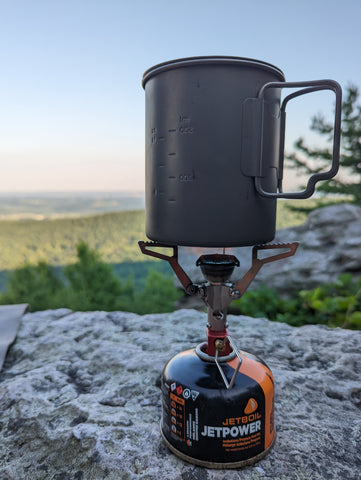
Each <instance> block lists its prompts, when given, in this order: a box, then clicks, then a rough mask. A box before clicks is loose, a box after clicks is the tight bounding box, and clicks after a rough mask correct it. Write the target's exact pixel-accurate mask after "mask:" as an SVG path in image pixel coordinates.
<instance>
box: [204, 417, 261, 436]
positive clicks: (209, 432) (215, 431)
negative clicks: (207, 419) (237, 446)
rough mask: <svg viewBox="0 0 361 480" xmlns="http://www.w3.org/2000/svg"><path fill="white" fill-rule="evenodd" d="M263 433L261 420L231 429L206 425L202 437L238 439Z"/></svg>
mask: <svg viewBox="0 0 361 480" xmlns="http://www.w3.org/2000/svg"><path fill="white" fill-rule="evenodd" d="M260 431H261V420H257V421H256V422H252V423H247V424H243V425H235V426H233V427H232V426H229V427H214V426H210V425H204V427H203V431H202V432H201V435H202V436H203V437H214V438H238V437H246V436H247V435H252V434H253V433H256V432H260Z"/></svg>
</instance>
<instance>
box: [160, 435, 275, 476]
mask: <svg viewBox="0 0 361 480" xmlns="http://www.w3.org/2000/svg"><path fill="white" fill-rule="evenodd" d="M160 433H161V435H162V438H163V441H164V443H165V444H166V446H167V447H168V448H169V450H170V451H171V452H172V453H174V454H175V455H177V457H179V458H181V459H182V460H185V461H186V462H189V463H193V464H194V465H198V466H199V467H206V468H214V469H218V470H220V469H230V468H242V467H247V466H249V465H253V464H254V463H256V462H258V460H261V459H262V458H263V457H264V456H266V455H267V453H268V452H269V451H270V450H271V448H272V447H273V445H274V444H275V441H276V432H275V434H274V437H273V440H272V443H271V445H270V446H269V447H267V448H266V450H264V451H263V452H261V453H259V454H258V455H255V456H254V457H251V458H247V459H245V460H241V461H239V462H208V461H206V460H199V459H198V458H194V457H190V456H189V455H186V454H185V453H182V452H180V451H179V450H177V449H176V448H175V447H174V446H173V445H172V444H171V443H169V441H168V439H167V438H166V437H165V435H164V434H163V431H162V428H160Z"/></svg>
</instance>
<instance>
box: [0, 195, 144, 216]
mask: <svg viewBox="0 0 361 480" xmlns="http://www.w3.org/2000/svg"><path fill="white" fill-rule="evenodd" d="M141 209H144V194H143V193H142V192H82V193H74V192H56V193H49V192H44V193H14V194H5V193H0V220H24V219H25V220H26V219H30V220H31V219H32V220H44V219H47V218H51V219H54V218H64V217H82V216H85V215H87V216H89V215H96V214H101V213H107V212H120V211H125V210H141Z"/></svg>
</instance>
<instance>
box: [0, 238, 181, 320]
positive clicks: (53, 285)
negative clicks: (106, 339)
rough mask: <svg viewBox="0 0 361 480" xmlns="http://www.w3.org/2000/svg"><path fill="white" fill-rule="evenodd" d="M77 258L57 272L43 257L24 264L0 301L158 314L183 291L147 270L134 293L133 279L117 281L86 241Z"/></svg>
mask: <svg viewBox="0 0 361 480" xmlns="http://www.w3.org/2000/svg"><path fill="white" fill-rule="evenodd" d="M76 249H77V261H76V262H75V263H73V264H71V265H67V266H66V267H64V269H63V270H62V272H61V274H59V275H57V274H56V272H55V270H54V268H52V267H51V266H50V265H49V264H48V263H46V262H39V263H38V264H37V265H25V266H24V267H21V268H18V269H16V270H14V271H13V272H11V274H10V275H9V279H8V282H7V291H6V292H5V293H3V294H1V295H0V304H15V303H28V304H29V307H30V311H32V312H34V311H38V310H46V309H52V308H61V307H67V308H70V309H71V310H79V311H91V310H105V311H112V310H124V311H128V312H135V313H140V314H144V313H158V312H159V313H160V312H170V311H172V310H174V302H175V301H176V300H177V299H178V298H179V297H180V296H181V295H182V293H180V292H179V290H177V288H176V287H175V285H174V281H173V277H170V276H166V275H163V274H161V273H159V272H152V271H151V272H150V273H149V274H148V277H147V279H146V286H145V289H144V290H143V291H141V292H137V291H136V290H135V286H134V280H133V278H128V279H124V280H120V279H119V277H117V275H116V274H115V273H114V270H113V268H112V266H111V265H108V264H107V263H104V262H103V261H102V260H101V257H100V253H99V252H98V251H96V250H92V249H90V248H89V246H88V245H87V244H86V243H85V242H80V243H79V244H78V245H77V247H76Z"/></svg>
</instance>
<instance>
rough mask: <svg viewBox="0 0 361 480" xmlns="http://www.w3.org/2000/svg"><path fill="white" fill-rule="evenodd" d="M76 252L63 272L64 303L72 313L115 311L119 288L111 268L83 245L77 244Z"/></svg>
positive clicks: (83, 243) (121, 290) (96, 252)
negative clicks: (74, 258)
mask: <svg viewBox="0 0 361 480" xmlns="http://www.w3.org/2000/svg"><path fill="white" fill-rule="evenodd" d="M76 249H77V258H78V261H77V262H76V263H74V264H71V265H67V266H66V267H65V268H64V270H63V273H64V276H65V277H66V278H67V280H68V281H69V288H68V289H67V293H68V298H67V299H65V301H64V303H66V306H68V307H69V308H71V309H72V310H83V311H84V310H116V309H117V307H118V300H119V297H120V296H121V295H122V294H123V288H122V283H121V281H120V280H119V279H118V278H117V277H116V276H115V274H114V273H113V270H112V267H111V266H110V265H108V264H106V263H104V262H102V261H101V259H100V254H99V252H98V251H96V250H91V249H90V248H89V246H88V245H87V244H86V243H85V242H80V243H79V244H78V245H77V247H76Z"/></svg>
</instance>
